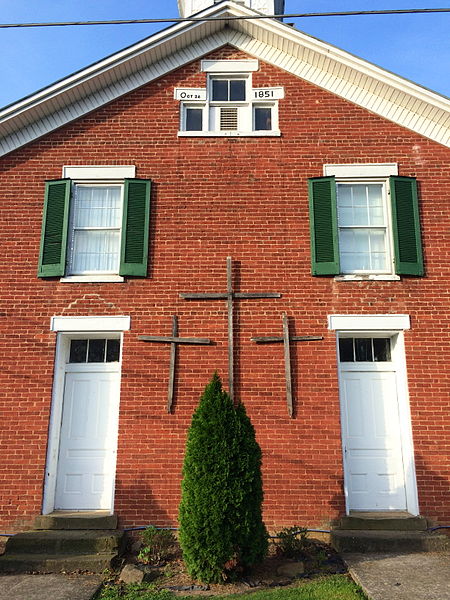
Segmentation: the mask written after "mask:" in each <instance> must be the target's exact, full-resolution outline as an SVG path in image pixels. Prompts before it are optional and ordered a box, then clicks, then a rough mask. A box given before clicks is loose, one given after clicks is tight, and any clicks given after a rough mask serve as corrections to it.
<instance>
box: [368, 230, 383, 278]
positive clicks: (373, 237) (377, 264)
mask: <svg viewBox="0 0 450 600" xmlns="http://www.w3.org/2000/svg"><path fill="white" fill-rule="evenodd" d="M369 243H370V258H371V262H370V268H371V269H373V270H374V271H386V270H387V252H386V231H384V230H381V231H377V230H372V231H371V230H369Z"/></svg>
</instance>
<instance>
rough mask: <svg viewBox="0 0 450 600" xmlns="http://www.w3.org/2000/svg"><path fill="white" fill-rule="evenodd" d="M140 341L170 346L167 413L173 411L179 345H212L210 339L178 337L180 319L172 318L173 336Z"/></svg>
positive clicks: (147, 338)
mask: <svg viewBox="0 0 450 600" xmlns="http://www.w3.org/2000/svg"><path fill="white" fill-rule="evenodd" d="M138 339H140V340H142V341H144V342H162V343H165V344H170V367H169V386H168V392H167V412H168V413H170V412H171V411H172V404H173V398H174V389H175V367H176V361H177V346H178V344H210V343H211V340H210V339H208V338H182V337H178V317H177V315H173V316H172V336H169V337H163V336H159V335H140V336H139V337H138Z"/></svg>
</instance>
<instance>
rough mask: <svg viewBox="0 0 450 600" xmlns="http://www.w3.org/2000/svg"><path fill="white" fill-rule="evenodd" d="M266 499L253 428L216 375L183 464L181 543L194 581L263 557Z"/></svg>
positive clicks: (219, 576)
mask: <svg viewBox="0 0 450 600" xmlns="http://www.w3.org/2000/svg"><path fill="white" fill-rule="evenodd" d="M262 500H263V490H262V479H261V449H260V447H259V445H258V443H257V442H256V439H255V430H254V428H253V425H252V424H251V422H250V419H249V418H248V416H247V414H246V411H245V408H244V406H243V405H242V404H239V405H238V406H237V407H236V408H235V407H234V406H233V403H232V401H231V399H230V396H229V395H228V394H227V393H226V392H225V391H224V390H223V389H222V383H221V381H220V378H219V376H218V375H217V373H215V374H214V376H213V378H212V380H211V381H210V383H209V384H208V385H207V386H206V388H205V391H204V393H203V395H202V397H201V399H200V403H199V406H198V408H197V410H196V411H195V413H194V415H193V417H192V424H191V427H190V429H189V433H188V439H187V444H186V455H185V459H184V466H183V482H182V498H181V504H180V511H179V520H180V544H181V548H182V551H183V558H184V561H185V564H186V567H187V569H188V571H189V574H190V575H191V576H192V577H193V578H194V579H198V580H200V581H203V582H205V583H214V582H220V581H223V580H225V579H228V578H230V577H232V576H233V574H235V573H236V572H237V571H238V570H239V569H243V568H246V567H250V566H251V565H254V564H256V563H258V562H260V561H261V560H262V559H263V558H264V556H265V555H266V553H267V547H268V536H267V530H266V528H265V525H264V523H263V521H262V515H261V505H262Z"/></svg>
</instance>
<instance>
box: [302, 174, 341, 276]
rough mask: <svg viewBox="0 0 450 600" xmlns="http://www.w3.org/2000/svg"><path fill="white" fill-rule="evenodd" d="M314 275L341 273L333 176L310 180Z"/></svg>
mask: <svg viewBox="0 0 450 600" xmlns="http://www.w3.org/2000/svg"><path fill="white" fill-rule="evenodd" d="M308 191H309V219H310V229H311V269H312V274H313V275H338V274H339V269H340V267H339V241H338V227H337V216H336V181H335V178H334V177H317V178H314V179H309V180H308Z"/></svg>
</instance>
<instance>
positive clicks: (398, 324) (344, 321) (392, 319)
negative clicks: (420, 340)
mask: <svg viewBox="0 0 450 600" xmlns="http://www.w3.org/2000/svg"><path fill="white" fill-rule="evenodd" d="M410 327H411V324H410V319H409V315H328V329H332V330H337V331H403V330H405V329H410Z"/></svg>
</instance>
